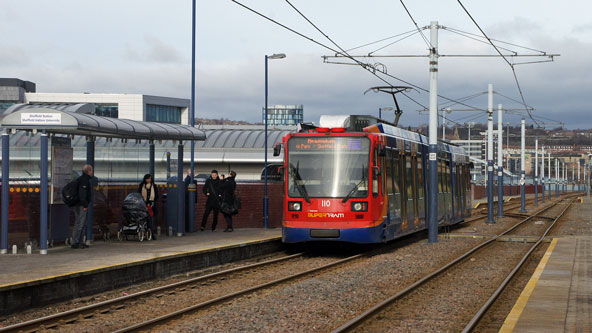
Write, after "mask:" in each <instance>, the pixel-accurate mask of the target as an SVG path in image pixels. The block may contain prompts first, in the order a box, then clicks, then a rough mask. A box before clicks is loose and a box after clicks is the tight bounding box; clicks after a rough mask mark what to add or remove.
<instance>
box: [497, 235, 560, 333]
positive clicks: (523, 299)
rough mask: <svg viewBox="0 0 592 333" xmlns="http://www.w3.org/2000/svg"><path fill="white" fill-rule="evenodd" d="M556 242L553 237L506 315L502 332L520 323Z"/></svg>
mask: <svg viewBox="0 0 592 333" xmlns="http://www.w3.org/2000/svg"><path fill="white" fill-rule="evenodd" d="M556 244H557V238H553V241H552V242H551V245H549V248H548V249H547V252H545V255H543V258H542V259H541V261H540V262H539V265H538V266H537V268H536V269H535V271H534V274H532V277H531V278H530V280H529V281H528V283H527V284H526V287H524V289H523V290H522V293H521V294H520V296H519V297H518V300H517V301H516V304H514V307H513V308H512V311H510V313H509V314H508V316H507V317H506V320H505V321H504V324H503V325H502V327H501V328H500V330H499V331H500V333H510V332H513V331H514V328H515V327H516V324H517V323H518V320H519V319H520V316H521V315H522V311H524V308H525V307H526V304H527V303H528V299H529V298H530V295H532V292H533V291H534V288H535V287H536V285H537V283H538V282H539V279H540V278H541V274H542V273H543V271H544V270H545V266H547V262H548V261H549V258H550V257H551V253H553V250H554V249H555V245H556Z"/></svg>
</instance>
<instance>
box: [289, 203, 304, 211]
mask: <svg viewBox="0 0 592 333" xmlns="http://www.w3.org/2000/svg"><path fill="white" fill-rule="evenodd" d="M288 210H289V211H293V212H300V211H302V203H300V202H299V201H290V202H288Z"/></svg>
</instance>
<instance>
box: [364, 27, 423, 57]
mask: <svg viewBox="0 0 592 333" xmlns="http://www.w3.org/2000/svg"><path fill="white" fill-rule="evenodd" d="M417 33H419V34H420V35H422V36H423V34H422V33H421V31H414V32H413V33H412V34H409V35H407V36H405V37H401V38H399V39H397V40H396V41H394V42H392V43H388V44H386V45H384V46H382V47H379V48H377V49H376V50H374V51H371V52H368V56H371V55H372V54H373V53H376V52H378V51H380V50H383V49H386V48H387V47H389V46H392V45H395V44H396V43H398V42H400V41H403V40H405V39H407V38H409V37H411V36H414V35H415V34H417Z"/></svg>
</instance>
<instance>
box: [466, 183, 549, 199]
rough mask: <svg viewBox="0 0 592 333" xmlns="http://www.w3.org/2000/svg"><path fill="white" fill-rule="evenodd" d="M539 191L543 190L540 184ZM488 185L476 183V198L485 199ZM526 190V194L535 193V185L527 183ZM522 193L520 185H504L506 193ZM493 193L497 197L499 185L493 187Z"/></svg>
mask: <svg viewBox="0 0 592 333" xmlns="http://www.w3.org/2000/svg"><path fill="white" fill-rule="evenodd" d="M538 188H539V193H541V191H542V190H543V188H542V186H541V185H538ZM485 189H486V187H485V186H483V185H475V186H474V191H475V200H478V199H483V198H485V197H487V192H485V191H486V190H485ZM524 191H525V193H526V194H533V193H534V185H525V186H524ZM519 194H520V185H512V186H510V185H504V195H519ZM493 195H494V196H495V197H497V186H494V188H493Z"/></svg>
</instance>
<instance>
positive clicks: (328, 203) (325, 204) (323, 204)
mask: <svg viewBox="0 0 592 333" xmlns="http://www.w3.org/2000/svg"><path fill="white" fill-rule="evenodd" d="M321 207H331V201H330V200H321Z"/></svg>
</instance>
